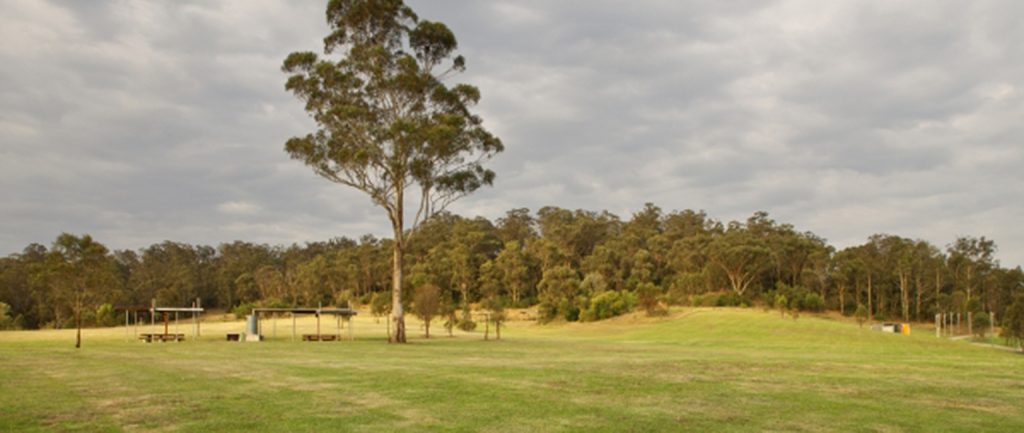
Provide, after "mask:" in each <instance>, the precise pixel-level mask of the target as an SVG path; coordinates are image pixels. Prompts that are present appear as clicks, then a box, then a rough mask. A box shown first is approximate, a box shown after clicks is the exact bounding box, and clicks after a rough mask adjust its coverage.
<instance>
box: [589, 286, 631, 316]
mask: <svg viewBox="0 0 1024 433" xmlns="http://www.w3.org/2000/svg"><path fill="white" fill-rule="evenodd" d="M634 305H636V296H635V295H633V294H632V293H629V292H617V291H609V292H603V293H600V294H598V295H597V296H594V297H593V298H592V299H590V302H589V303H588V306H587V309H586V310H584V311H583V313H582V314H581V316H580V318H581V319H582V320H584V321H595V320H604V319H607V318H610V317H615V316H619V315H622V314H626V313H628V312H630V311H632V310H633V306H634Z"/></svg>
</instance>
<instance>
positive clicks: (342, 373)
mask: <svg viewBox="0 0 1024 433" xmlns="http://www.w3.org/2000/svg"><path fill="white" fill-rule="evenodd" d="M290 324H291V322H290V320H279V321H278V322H277V325H276V326H277V335H278V336H279V338H277V339H274V340H271V341H268V342H264V343H259V344H244V343H228V342H224V341H222V340H223V337H224V333H225V332H238V331H240V330H241V329H242V324H241V322H223V323H219V322H214V323H204V327H203V331H204V338H203V339H201V340H200V341H188V342H184V343H165V344H159V343H157V344H145V343H140V342H136V341H131V340H130V339H129V337H128V336H126V333H125V329H124V328H113V329H99V330H87V331H85V334H84V335H85V340H84V347H83V349H81V350H78V351H76V350H74V349H73V348H72V345H73V331H36V332H3V333H0V431H33V430H45V431H51V430H58V431H75V430H80V431H121V430H127V431H154V430H156V431H314V430H317V431H357V432H362V431H365V432H384V431H424V430H435V431H494V432H518V431H522V432H534V431H588V432H590V431H608V432H621V431H686V430H690V431H708V430H716V431H836V432H846V431H885V432H890V431H928V432H936V431H1024V405H1022V404H1021V403H1022V402H1024V356H1021V355H1019V354H1015V353H1010V352H1005V351H998V350H993V349H988V348H982V347H977V346H972V345H970V344H967V343H965V342H952V341H947V340H940V339H936V338H935V337H934V334H930V333H929V332H927V331H924V332H921V331H919V332H915V333H914V335H911V336H900V335H891V334H881V333H876V332H872V331H870V330H868V329H867V328H865V329H860V328H859V327H858V326H857V325H856V324H851V323H849V322H844V321H836V320H829V319H827V318H816V317H811V316H804V317H801V318H800V319H799V320H796V321H794V320H792V319H789V318H786V319H782V318H780V317H779V315H778V314H777V313H766V312H762V311H759V310H733V309H723V310H711V309H707V310H704V309H697V310H694V309H687V310H680V311H675V312H674V313H673V314H672V316H670V317H667V318H659V319H648V318H644V317H641V316H636V315H633V316H626V317H622V318H617V319H613V320H609V321H605V322H600V323H587V324H556V325H546V326H541V325H536V324H533V323H531V322H515V323H512V324H511V326H510V327H509V328H508V329H507V330H505V331H504V332H503V337H505V339H504V340H503V341H501V342H494V341H490V342H485V341H482V339H481V336H482V333H480V332H476V333H461V334H457V335H456V337H455V338H448V337H444V336H440V335H438V336H437V337H435V338H432V339H430V340H424V339H422V338H417V339H415V340H413V342H412V343H411V344H409V345H404V346H399V345H388V344H385V343H384V328H383V325H380V324H376V323H374V321H373V319H371V318H368V317H365V315H364V316H360V318H359V319H358V320H357V322H356V324H355V328H354V329H355V335H356V337H357V341H355V342H341V343H303V342H292V341H289V338H288V337H290V335H291V331H290ZM272 326H273V324H271V323H269V322H265V323H264V332H265V333H268V334H269V333H271V332H272V330H273V327H272ZM313 327H314V325H313V322H312V321H311V319H308V318H307V319H303V320H302V321H301V325H300V328H301V329H300V331H299V332H300V333H302V332H311V331H312V329H313ZM326 328H327V326H326V325H325V329H326ZM432 328H434V329H432V330H433V331H434V332H435V333H437V334H440V333H441V331H442V329H440V326H438V325H436V324H435V326H434V327H432ZM186 329H187V328H186V327H185V326H182V330H181V332H186V333H187V332H190V331H185V330H186ZM417 329H418V324H417V323H415V322H414V323H412V324H411V325H410V331H411V333H410V335H412V333H414V332H416V331H417ZM150 331H152V329H150Z"/></svg>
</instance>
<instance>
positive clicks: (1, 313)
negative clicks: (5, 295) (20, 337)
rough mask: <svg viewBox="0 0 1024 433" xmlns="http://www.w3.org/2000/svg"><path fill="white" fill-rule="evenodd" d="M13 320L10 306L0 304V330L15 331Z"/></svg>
mask: <svg viewBox="0 0 1024 433" xmlns="http://www.w3.org/2000/svg"><path fill="white" fill-rule="evenodd" d="M14 325H15V323H14V319H13V318H12V317H11V306H10V305H7V304H5V303H3V302H0V329H15V326H14Z"/></svg>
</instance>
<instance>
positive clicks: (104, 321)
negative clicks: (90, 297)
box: [96, 304, 117, 326]
mask: <svg viewBox="0 0 1024 433" xmlns="http://www.w3.org/2000/svg"><path fill="white" fill-rule="evenodd" d="M96 324H97V325H99V326H117V317H116V315H115V312H114V307H113V306H112V305H110V304H103V305H100V306H99V308H97V309H96Z"/></svg>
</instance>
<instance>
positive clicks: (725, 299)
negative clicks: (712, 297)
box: [715, 292, 742, 307]
mask: <svg viewBox="0 0 1024 433" xmlns="http://www.w3.org/2000/svg"><path fill="white" fill-rule="evenodd" d="M741 301H742V300H741V299H740V296H739V295H737V294H736V293H734V292H728V293H724V294H722V295H721V296H719V297H718V300H717V301H716V302H715V306H716V307H735V306H738V305H740V302H741Z"/></svg>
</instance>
